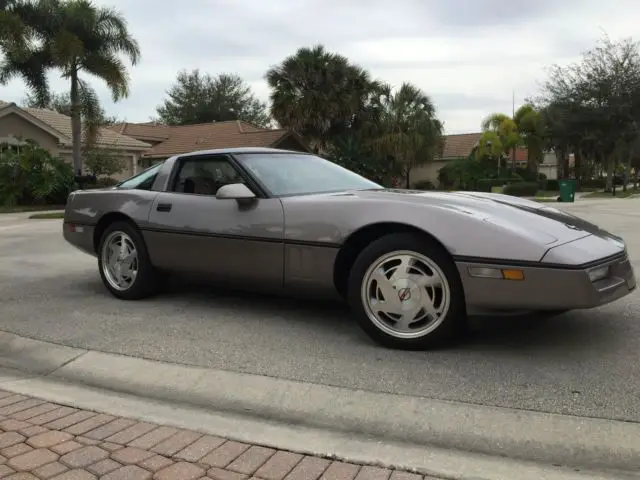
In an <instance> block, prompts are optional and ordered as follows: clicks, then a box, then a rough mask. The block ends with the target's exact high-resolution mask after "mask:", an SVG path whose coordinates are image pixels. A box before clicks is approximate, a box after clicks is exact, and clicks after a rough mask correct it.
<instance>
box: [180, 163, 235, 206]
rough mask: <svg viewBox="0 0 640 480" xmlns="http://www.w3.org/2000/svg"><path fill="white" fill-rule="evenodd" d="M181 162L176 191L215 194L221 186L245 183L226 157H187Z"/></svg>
mask: <svg viewBox="0 0 640 480" xmlns="http://www.w3.org/2000/svg"><path fill="white" fill-rule="evenodd" d="M179 162H180V165H179V167H178V173H177V175H176V176H175V180H174V184H173V189H172V190H173V191H174V192H178V193H191V194H195V195H212V196H215V194H216V193H217V192H218V189H220V187H223V186H225V185H229V184H231V183H244V179H243V178H242V176H241V175H240V174H239V173H238V172H237V171H236V169H235V168H234V167H233V165H231V163H230V162H229V160H228V159H227V158H226V157H204V156H203V157H186V158H183V159H181V160H179Z"/></svg>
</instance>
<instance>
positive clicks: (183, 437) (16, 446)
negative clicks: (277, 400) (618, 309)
mask: <svg viewBox="0 0 640 480" xmlns="http://www.w3.org/2000/svg"><path fill="white" fill-rule="evenodd" d="M0 478H1V479H11V480H38V479H47V480H48V479H55V480H92V479H98V478H100V479H104V480H149V479H154V480H155V479H157V480H198V479H201V480H205V479H211V480H244V479H254V480H317V479H322V480H325V479H326V480H330V479H331V480H422V479H423V477H421V476H420V475H415V474H411V473H407V472H401V471H398V470H394V471H392V470H388V469H382V468H377V467H369V466H361V465H355V464H350V463H344V462H339V461H331V460H328V459H324V458H320V457H312V456H306V455H300V454H297V453H292V452H287V451H282V450H273V449H271V448H265V447H261V446H257V445H248V444H244V443H239V442H235V441H232V440H226V439H224V438H218V437H215V436H211V435H203V434H201V433H198V432H194V431H189V430H180V429H177V428H171V427H166V426H161V425H154V424H150V423H145V422H138V421H135V420H130V419H127V418H120V417H114V416H112V415H106V414H102V413H96V412H91V411H85V410H78V409H75V408H70V407H64V406H60V405H56V404H53V403H47V402H45V401H42V400H38V399H34V398H28V397H24V396H22V395H14V394H12V393H8V392H2V391H0ZM425 480H426V479H425Z"/></svg>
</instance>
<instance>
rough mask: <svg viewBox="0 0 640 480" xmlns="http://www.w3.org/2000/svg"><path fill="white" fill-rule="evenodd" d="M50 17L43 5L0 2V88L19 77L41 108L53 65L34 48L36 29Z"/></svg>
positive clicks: (46, 98) (12, 0)
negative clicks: (48, 73)
mask: <svg viewBox="0 0 640 480" xmlns="http://www.w3.org/2000/svg"><path fill="white" fill-rule="evenodd" d="M50 13H51V12H50V8H49V4H48V2H45V1H41V2H38V3H35V2H30V1H24V0H0V53H2V54H3V56H4V58H3V61H2V63H0V85H4V84H6V83H7V82H8V81H9V80H11V79H12V78H14V77H20V78H21V79H22V80H23V81H24V82H25V84H26V85H27V88H28V89H29V90H31V92H32V93H33V95H34V97H35V99H36V100H37V101H38V102H39V103H42V104H47V103H48V102H49V100H50V98H49V85H48V82H47V71H48V70H49V69H50V68H52V67H53V62H52V59H51V57H50V55H49V54H48V52H46V51H45V50H44V49H42V48H40V47H39V45H38V40H39V37H38V28H39V27H40V25H41V24H42V21H43V18H45V17H46V15H48V14H50Z"/></svg>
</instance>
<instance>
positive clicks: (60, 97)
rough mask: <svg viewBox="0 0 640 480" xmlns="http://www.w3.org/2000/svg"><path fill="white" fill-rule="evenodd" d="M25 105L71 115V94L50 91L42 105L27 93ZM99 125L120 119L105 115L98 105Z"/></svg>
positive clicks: (110, 123) (111, 123)
mask: <svg viewBox="0 0 640 480" xmlns="http://www.w3.org/2000/svg"><path fill="white" fill-rule="evenodd" d="M22 103H23V104H24V106H25V107H31V108H48V109H49V110H55V111H56V112H58V113H61V114H62V115H66V116H68V117H70V116H71V95H70V94H69V93H68V92H65V93H55V92H52V93H51V97H50V99H49V101H48V102H47V103H46V104H45V105H44V107H43V105H42V102H41V101H40V100H39V99H38V98H37V97H36V96H35V95H33V94H30V93H27V95H26V97H25V99H24V100H23V102H22ZM99 109H100V113H99V115H100V119H99V123H100V125H113V124H114V123H118V122H119V121H120V120H119V119H118V118H117V117H115V116H113V115H107V113H106V112H105V111H104V109H103V108H102V107H101V106H100V107H99Z"/></svg>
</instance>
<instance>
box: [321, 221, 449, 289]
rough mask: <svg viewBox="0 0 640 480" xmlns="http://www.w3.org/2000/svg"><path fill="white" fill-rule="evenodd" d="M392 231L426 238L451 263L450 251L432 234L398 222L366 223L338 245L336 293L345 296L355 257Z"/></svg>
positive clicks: (335, 269) (335, 262) (334, 271)
mask: <svg viewBox="0 0 640 480" xmlns="http://www.w3.org/2000/svg"><path fill="white" fill-rule="evenodd" d="M393 233H412V234H415V235H418V236H421V237H423V238H425V239H427V240H428V241H429V242H432V243H434V244H436V245H438V246H439V247H440V248H441V249H442V251H443V252H444V253H445V254H446V255H448V256H449V258H450V259H451V262H452V263H453V256H452V255H451V252H449V250H448V249H447V247H445V246H444V244H443V243H442V242H441V241H440V240H439V239H438V238H437V237H435V236H434V235H433V234H431V233H429V232H427V231H425V230H423V229H421V228H418V227H415V226H413V225H409V224H406V223H400V222H380V223H375V224H372V225H367V226H365V227H362V228H360V229H358V230H356V231H354V232H352V233H351V235H349V236H348V237H347V239H346V240H345V242H344V243H343V244H342V246H341V247H340V250H339V252H338V255H337V256H336V259H335V261H334V268H333V283H334V286H335V288H336V290H337V291H338V293H339V294H340V295H341V296H342V297H343V298H346V296H347V285H348V278H349V271H350V270H351V267H352V266H353V264H354V263H355V261H356V258H357V257H358V255H359V254H360V252H362V250H364V249H365V248H366V247H367V245H369V244H370V243H371V242H373V241H375V240H377V239H378V238H381V237H383V236H385V235H389V234H393Z"/></svg>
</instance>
